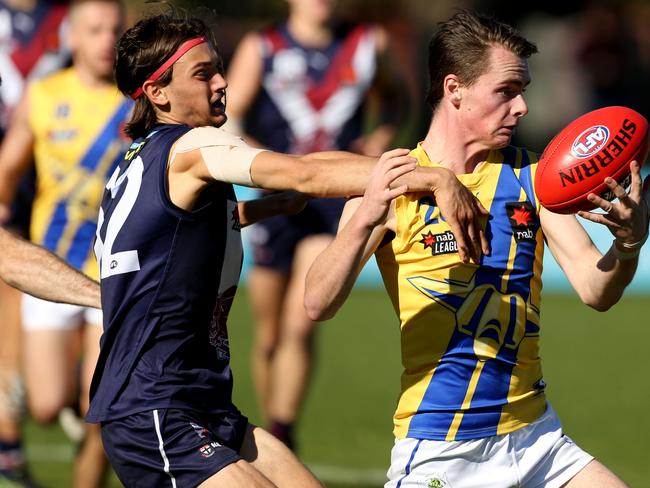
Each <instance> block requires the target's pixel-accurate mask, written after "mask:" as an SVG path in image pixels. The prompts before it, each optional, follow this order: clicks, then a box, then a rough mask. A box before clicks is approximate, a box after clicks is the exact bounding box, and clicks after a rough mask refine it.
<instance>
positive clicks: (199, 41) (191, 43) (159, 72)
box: [131, 36, 208, 100]
mask: <svg viewBox="0 0 650 488" xmlns="http://www.w3.org/2000/svg"><path fill="white" fill-rule="evenodd" d="M207 41H208V39H207V38H206V37H205V36H201V37H196V38H194V39H190V40H189V41H185V42H184V43H183V44H181V45H180V46H179V48H178V49H177V50H176V52H175V53H174V54H172V55H171V57H170V58H169V59H168V60H167V61H165V62H164V63H163V64H162V66H161V67H160V68H158V69H157V70H156V71H154V72H153V74H152V75H151V76H149V78H147V79H146V80H144V82H143V83H142V85H141V86H140V88H138V89H137V90H136V91H134V92H133V93H131V98H132V99H133V100H136V99H137V98H138V97H139V96H140V95H142V93H143V90H142V87H143V86H144V84H145V83H146V82H147V81H156V80H157V79H158V78H160V76H161V75H162V74H163V73H164V72H165V71H167V70H168V69H169V67H170V66H171V65H172V64H174V63H175V62H176V61H178V60H179V58H180V57H181V56H182V55H183V54H185V53H186V52H187V51H189V50H190V49H192V48H193V47H194V46H198V45H199V44H203V43H204V42H207Z"/></svg>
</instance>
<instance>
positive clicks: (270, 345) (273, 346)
mask: <svg viewBox="0 0 650 488" xmlns="http://www.w3.org/2000/svg"><path fill="white" fill-rule="evenodd" d="M278 342H279V341H278V336H277V334H260V335H258V336H257V337H256V338H255V353H256V354H257V355H258V356H259V357H263V358H265V359H271V358H272V357H273V355H274V354H275V351H276V350H277V348H278Z"/></svg>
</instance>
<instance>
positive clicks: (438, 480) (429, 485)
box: [421, 473, 452, 488]
mask: <svg viewBox="0 0 650 488" xmlns="http://www.w3.org/2000/svg"><path fill="white" fill-rule="evenodd" d="M425 483H426V484H424V485H421V486H422V488H452V486H451V483H449V480H447V475H446V474H445V473H434V474H433V476H429V477H427V478H426V482H425Z"/></svg>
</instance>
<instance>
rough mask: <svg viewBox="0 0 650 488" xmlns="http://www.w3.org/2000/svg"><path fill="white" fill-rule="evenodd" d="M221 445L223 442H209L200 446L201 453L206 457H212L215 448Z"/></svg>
mask: <svg viewBox="0 0 650 488" xmlns="http://www.w3.org/2000/svg"><path fill="white" fill-rule="evenodd" d="M217 447H221V444H219V443H218V442H210V443H209V444H203V445H202V446H201V447H199V453H200V454H201V456H202V457H204V458H209V457H212V456H213V455H214V453H215V448H217Z"/></svg>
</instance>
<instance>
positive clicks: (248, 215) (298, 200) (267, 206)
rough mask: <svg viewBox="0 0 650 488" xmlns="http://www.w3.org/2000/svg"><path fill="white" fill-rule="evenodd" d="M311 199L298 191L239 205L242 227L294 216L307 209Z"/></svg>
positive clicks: (281, 193)
mask: <svg viewBox="0 0 650 488" xmlns="http://www.w3.org/2000/svg"><path fill="white" fill-rule="evenodd" d="M308 201H309V197H308V196H307V195H304V194H302V193H298V192H296V191H281V192H279V193H273V194H271V195H266V196H263V197H261V198H256V199H255V200H245V201H242V202H239V203H238V204H237V210H238V212H239V223H240V224H241V226H242V227H246V226H247V225H252V224H254V223H255V222H259V221H260V220H263V219H267V218H269V217H273V216H275V215H292V214H296V213H298V212H300V211H301V210H302V209H304V208H305V205H307V202H308Z"/></svg>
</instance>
